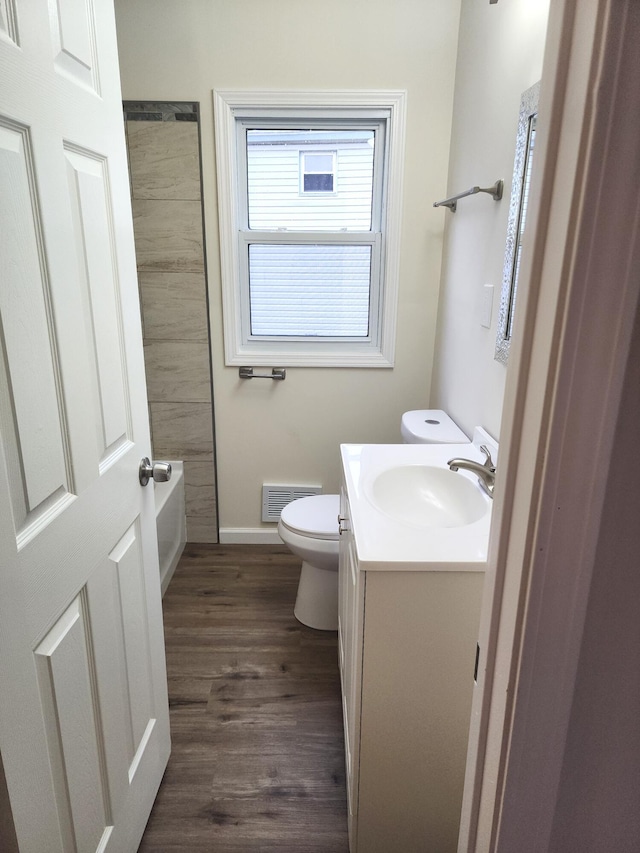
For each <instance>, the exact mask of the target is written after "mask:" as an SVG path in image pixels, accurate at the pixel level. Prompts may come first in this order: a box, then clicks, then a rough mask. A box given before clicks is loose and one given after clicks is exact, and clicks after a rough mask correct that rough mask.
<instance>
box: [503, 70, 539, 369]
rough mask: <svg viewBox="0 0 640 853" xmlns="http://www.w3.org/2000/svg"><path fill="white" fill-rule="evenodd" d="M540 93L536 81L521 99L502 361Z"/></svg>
mask: <svg viewBox="0 0 640 853" xmlns="http://www.w3.org/2000/svg"><path fill="white" fill-rule="evenodd" d="M539 94H540V83H536V84H535V85H533V86H532V87H531V88H530V89H527V91H526V92H524V94H523V95H522V99H521V101H520V117H519V120H518V135H517V137H516V156H515V160H514V164H513V181H512V184H511V202H510V204H509V224H508V226H507V245H506V248H505V253H504V269H503V273H502V293H501V296H500V313H499V315H498V334H497V337H496V352H495V358H496V360H497V361H499V362H501V363H502V364H506V363H507V360H508V358H509V347H510V344H511V333H512V328H513V316H514V312H515V305H516V293H517V290H518V273H519V271H520V257H521V255H522V246H523V238H524V233H525V225H526V219H527V205H528V203H529V187H530V184H531V169H532V166H533V150H534V146H535V140H536V119H537V114H538V97H539Z"/></svg>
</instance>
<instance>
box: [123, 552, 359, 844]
mask: <svg viewBox="0 0 640 853" xmlns="http://www.w3.org/2000/svg"><path fill="white" fill-rule="evenodd" d="M299 573H300V563H299V561H298V560H297V559H296V558H295V557H293V555H291V554H290V553H289V551H288V550H287V549H285V548H284V546H283V547H280V546H249V545H233V546H230V545H189V546H187V549H186V551H185V553H184V554H183V557H182V558H181V561H180V563H179V565H178V568H177V569H176V573H175V575H174V577H173V579H172V581H171V584H170V586H169V589H168V590H167V593H166V595H165V598H164V603H163V607H164V623H165V639H166V649H167V674H168V682H169V706H170V715H171V736H172V744H173V750H172V755H171V758H170V760H169V765H168V767H167V771H166V774H165V777H164V779H163V782H162V785H161V787H160V790H159V792H158V797H157V799H156V803H155V805H154V808H153V811H152V813H151V817H150V818H149V823H148V825H147V828H146V831H145V834H144V837H143V839H142V843H141V845H140V848H139V850H140V853H178V851H197V853H198V852H199V851H205V850H206V851H214V853H276V851H277V853H347V851H348V842H347V816H346V790H345V778H344V775H345V774H344V741H343V733H342V708H341V699H340V679H339V674H338V667H337V638H336V634H335V633H331V632H323V631H314V630H312V629H311V628H306V627H305V626H303V625H301V624H300V623H299V622H297V621H296V619H295V617H294V616H293V605H294V602H295V596H296V590H297V584H298V577H299Z"/></svg>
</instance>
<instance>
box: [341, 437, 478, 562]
mask: <svg viewBox="0 0 640 853" xmlns="http://www.w3.org/2000/svg"><path fill="white" fill-rule="evenodd" d="M340 451H341V457H342V465H343V469H344V477H345V484H346V489H347V495H348V498H349V504H350V507H349V516H350V517H349V521H348V523H349V525H350V527H351V530H352V532H353V536H354V540H355V546H356V549H357V556H358V562H359V566H360V570H364V571H484V570H485V569H486V561H487V549H488V543H489V529H490V525H491V507H492V500H491V498H489V497H487V496H486V495H485V494H484V493H483V492H482V491H481V489H480V487H479V486H478V479H477V477H476V476H475V475H474V474H473V473H471V472H469V471H463V470H462V469H460V470H459V471H457V472H455V476H456V477H465V478H467V479H468V480H469V481H470V483H471V484H472V485H473V486H474V487H475V488H477V490H478V493H479V495H478V496H476V495H475V494H474V495H472V497H473V499H474V502H475V505H476V506H478V505H480V504H479V501H480V500H482V501H483V502H485V503H484V507H483V506H481V511H482V512H483V514H482V516H481V517H480V518H479V520H477V521H473V522H472V523H468V524H464V525H462V526H454V527H438V526H435V527H433V526H431V527H425V526H423V525H421V524H419V523H412V522H411V521H410V520H408V519H406V518H401V519H398V518H396V517H393V516H392V515H390V514H389V513H387V512H383V511H382V510H381V509H380V508H379V507H378V506H376V505H375V501H374V499H373V498H372V486H373V484H374V482H375V481H376V478H377V477H378V476H379V475H380V474H382V473H384V472H385V471H389V470H390V469H394V468H400V467H405V466H429V467H433V468H440V469H442V470H443V471H447V472H448V466H447V462H448V460H449V459H452V458H453V457H463V458H466V459H474V460H477V461H478V462H483V461H484V460H483V456H482V454H481V452H480V450H479V447H478V445H477V443H476V442H475V441H474V443H473V444H343V445H341V447H340ZM451 474H452V476H454V474H453V472H451ZM485 508H486V511H485Z"/></svg>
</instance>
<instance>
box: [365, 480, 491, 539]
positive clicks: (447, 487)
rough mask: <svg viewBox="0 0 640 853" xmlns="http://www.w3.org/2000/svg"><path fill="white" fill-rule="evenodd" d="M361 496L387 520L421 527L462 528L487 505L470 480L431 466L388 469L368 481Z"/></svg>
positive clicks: (485, 508) (486, 508) (483, 512)
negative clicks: (391, 519)
mask: <svg viewBox="0 0 640 853" xmlns="http://www.w3.org/2000/svg"><path fill="white" fill-rule="evenodd" d="M365 494H366V497H367V499H368V500H369V501H370V502H371V503H372V504H373V506H374V507H375V508H376V509H378V510H379V511H380V512H383V513H385V515H387V516H389V517H390V518H393V519H394V520H396V521H399V522H401V523H403V524H409V525H411V526H414V527H422V528H434V527H435V528H446V527H465V526H466V525H468V524H474V523H475V522H476V521H479V520H480V519H481V518H482V517H483V516H484V515H486V514H487V512H488V511H489V506H490V505H489V503H488V501H487V499H486V498H485V497H484V496H483V494H482V492H481V491H480V489H479V487H478V486H477V484H476V483H474V482H473V481H472V480H470V479H468V478H467V477H464V476H461V475H460V474H459V473H458V472H454V471H450V470H449V469H448V468H444V467H435V466H433V465H400V466H398V467H395V468H389V469H387V470H386V471H382V472H381V473H380V474H378V475H377V476H376V477H375V478H374V479H373V480H372V481H371V482H370V484H369V487H368V489H367V490H366V492H365Z"/></svg>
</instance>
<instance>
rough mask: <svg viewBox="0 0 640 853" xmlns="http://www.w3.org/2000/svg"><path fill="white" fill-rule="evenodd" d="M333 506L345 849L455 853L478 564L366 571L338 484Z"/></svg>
mask: <svg viewBox="0 0 640 853" xmlns="http://www.w3.org/2000/svg"><path fill="white" fill-rule="evenodd" d="M340 515H341V530H342V534H341V537H340V577H339V583H340V587H339V590H340V593H339V631H338V633H339V662H340V672H341V679H342V697H343V713H344V728H345V755H346V772H347V790H348V801H349V843H350V850H351V853H395V851H397V852H398V853H455V851H456V849H457V839H458V826H459V819H460V808H461V804H462V789H463V780H464V770H465V761H466V751H467V739H468V730H469V718H470V710H471V697H472V690H473V670H474V663H475V652H476V641H477V635H478V622H479V613H480V600H481V594H482V584H483V578H484V572H483V571H481V570H478V568H475V570H473V569H474V567H471V569H472V570H469V571H465V570H460V569H459V568H457V569H456V570H452V569H445V570H438V568H437V565H436V566H434V565H433V564H423V565H420V564H414V565H413V566H412V567H411V570H410V571H407V570H405V564H401V565H394V564H393V563H388V562H387V563H382V564H380V566H376V567H375V568H374V569H372V568H371V563H370V562H369V563H367V564H366V565H367V570H364V569H363V566H362V564H361V563H360V562H359V557H358V549H357V536H355V535H354V530H353V529H352V527H353V523H352V514H351V510H350V507H349V498H348V494H347V488H346V486H345V485H344V484H343V487H342V491H341V511H340ZM434 569H435V570H434Z"/></svg>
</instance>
